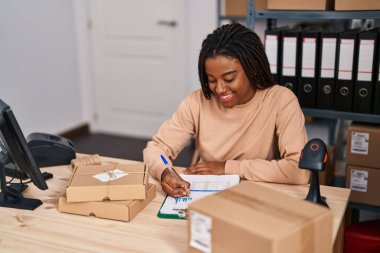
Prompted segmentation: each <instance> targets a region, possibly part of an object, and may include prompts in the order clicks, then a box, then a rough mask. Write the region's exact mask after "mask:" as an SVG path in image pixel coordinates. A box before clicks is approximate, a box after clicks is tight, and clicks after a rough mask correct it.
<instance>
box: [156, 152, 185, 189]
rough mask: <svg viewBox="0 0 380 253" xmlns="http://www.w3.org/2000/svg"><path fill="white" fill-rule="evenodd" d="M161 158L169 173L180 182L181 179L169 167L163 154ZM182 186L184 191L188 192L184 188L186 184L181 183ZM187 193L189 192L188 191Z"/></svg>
mask: <svg viewBox="0 0 380 253" xmlns="http://www.w3.org/2000/svg"><path fill="white" fill-rule="evenodd" d="M161 159H162V161H163V162H164V164H165V166H166V168H167V169H168V170H169V172H170V174H172V175H173V177H174V178H175V179H176V180H177V182H180V181H181V180H182V179H181V178H179V177H178V175H177V173H176V172H175V171H174V170H173V168H172V167H170V165H169V163H168V161H167V160H166V159H165V157H164V156H163V155H161ZM182 188H184V189H185V191H186V192H187V193H188V191H187V190H186V186H185V185H183V186H182ZM188 194H189V193H188Z"/></svg>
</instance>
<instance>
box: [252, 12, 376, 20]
mask: <svg viewBox="0 0 380 253" xmlns="http://www.w3.org/2000/svg"><path fill="white" fill-rule="evenodd" d="M254 18H255V19H331V20H337V19H380V11H255V12H254Z"/></svg>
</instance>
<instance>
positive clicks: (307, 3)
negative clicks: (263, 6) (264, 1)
mask: <svg viewBox="0 0 380 253" xmlns="http://www.w3.org/2000/svg"><path fill="white" fill-rule="evenodd" d="M333 4H334V1H333V0H287V1H283V0H268V10H321V11H323V10H332V9H333Z"/></svg>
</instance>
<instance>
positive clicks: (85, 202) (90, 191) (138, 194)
mask: <svg viewBox="0 0 380 253" xmlns="http://www.w3.org/2000/svg"><path fill="white" fill-rule="evenodd" d="M155 196H156V187H155V185H152V184H148V174H147V171H146V167H145V166H144V164H141V163H135V164H111V165H83V166H78V167H75V168H74V170H73V174H72V175H71V177H70V179H69V182H68V185H67V188H66V196H63V197H61V198H60V199H59V211H60V212H65V213H72V214H79V215H86V216H90V215H94V216H96V217H100V218H106V219H114V220H122V221H129V220H131V219H132V218H133V217H134V216H136V215H137V214H138V213H139V212H140V211H141V210H142V209H144V207H145V206H147V205H148V204H149V202H150V201H152V200H153V198H154V197H155Z"/></svg>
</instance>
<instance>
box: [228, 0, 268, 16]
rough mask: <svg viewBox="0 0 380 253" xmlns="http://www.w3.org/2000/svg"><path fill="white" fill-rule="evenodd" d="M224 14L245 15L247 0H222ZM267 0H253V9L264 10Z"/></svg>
mask: <svg viewBox="0 0 380 253" xmlns="http://www.w3.org/2000/svg"><path fill="white" fill-rule="evenodd" d="M224 4H225V15H226V16H243V17H245V16H247V0H224ZM266 9H267V0H255V10H256V11H257V10H266Z"/></svg>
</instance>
